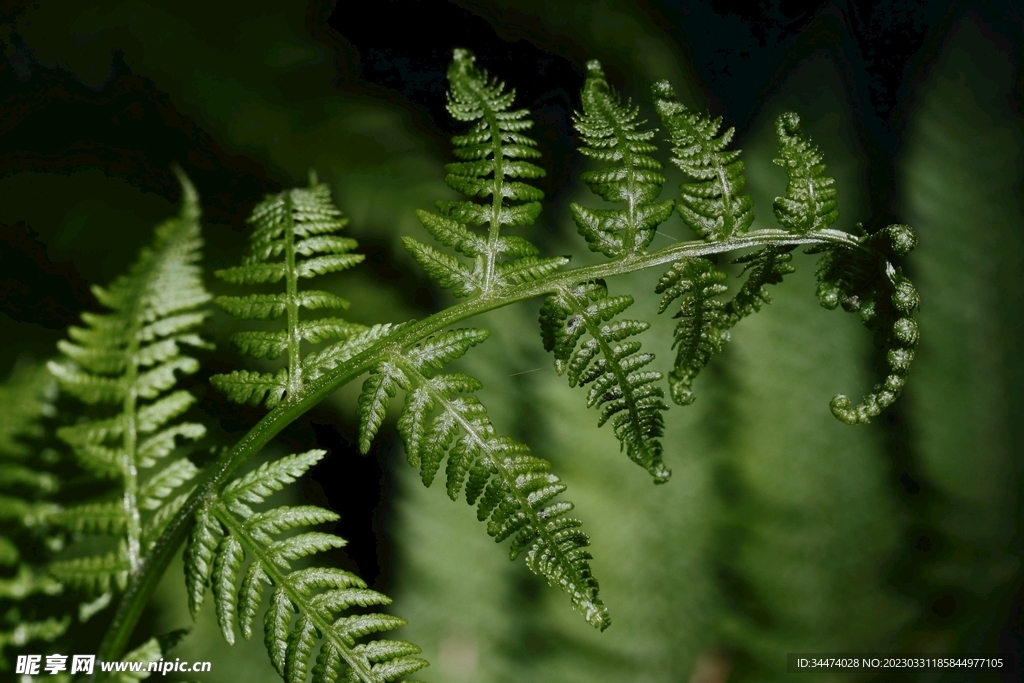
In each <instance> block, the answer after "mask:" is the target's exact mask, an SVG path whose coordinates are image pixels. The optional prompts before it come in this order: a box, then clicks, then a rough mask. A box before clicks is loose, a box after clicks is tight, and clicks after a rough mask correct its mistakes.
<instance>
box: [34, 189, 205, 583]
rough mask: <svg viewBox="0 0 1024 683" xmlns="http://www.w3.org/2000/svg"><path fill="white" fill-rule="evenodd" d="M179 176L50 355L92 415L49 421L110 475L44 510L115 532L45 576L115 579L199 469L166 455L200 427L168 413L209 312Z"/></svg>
mask: <svg viewBox="0 0 1024 683" xmlns="http://www.w3.org/2000/svg"><path fill="white" fill-rule="evenodd" d="M179 178H180V180H181V183H182V188H183V204H182V209H181V213H180V215H179V216H178V217H177V218H174V219H171V220H168V221H166V222H164V223H163V224H161V225H160V226H158V227H157V228H156V230H155V235H154V239H153V242H152V243H151V245H150V246H149V247H147V248H145V249H143V250H142V252H141V253H140V255H139V258H138V260H137V261H136V262H135V264H134V265H133V266H132V267H131V268H130V269H129V271H128V272H127V273H126V274H124V275H122V276H121V277H119V278H117V279H116V280H114V282H113V283H111V284H110V285H109V286H108V287H106V288H99V287H97V288H95V289H94V291H95V293H96V297H97V299H98V300H99V301H100V303H101V304H103V305H104V306H105V307H106V308H107V309H108V310H107V311H106V312H103V313H91V314H87V315H83V316H82V322H83V327H81V328H75V329H72V330H70V331H69V336H70V337H71V338H72V339H73V340H74V341H75V342H77V343H70V342H66V343H63V344H61V345H60V349H61V351H62V353H63V354H64V360H63V361H62V362H52V363H50V364H49V368H50V371H51V373H52V374H53V376H54V377H55V378H56V379H57V382H58V383H59V384H60V386H61V388H62V389H63V390H65V391H66V392H68V393H69V394H71V395H72V396H75V397H77V398H79V399H80V400H82V401H83V402H85V403H90V404H98V405H99V406H101V407H99V408H97V409H96V410H95V411H94V412H93V413H92V414H93V415H95V417H94V418H93V419H92V420H85V421H83V422H82V423H81V424H78V425H74V426H72V427H67V428H64V429H61V430H58V432H57V435H58V437H59V438H61V439H62V440H63V441H65V443H67V444H68V445H69V446H71V447H72V449H73V450H74V451H75V453H76V455H77V457H78V458H79V461H80V462H81V463H82V464H83V465H85V466H86V467H87V468H88V469H90V470H92V471H94V472H95V473H97V474H100V475H101V476H112V477H113V478H114V479H116V480H117V485H118V488H119V496H118V502H117V503H108V502H98V503H96V502H90V503H86V504H84V505H80V506H78V507H75V508H70V509H68V510H65V511H63V512H61V513H59V514H57V515H55V517H54V522H55V523H58V524H61V525H63V526H66V527H68V528H70V529H72V530H75V531H78V532H84V533H90V534H98V535H107V536H113V537H114V538H115V539H116V540H117V543H118V549H117V550H116V551H114V552H111V553H108V554H106V555H96V556H84V557H78V558H75V559H72V560H67V561H63V562H58V563H55V564H54V565H53V566H52V567H51V571H52V572H53V574H54V575H55V576H58V577H60V578H61V579H62V580H64V581H66V582H68V583H69V584H71V585H77V586H81V587H83V588H84V589H86V590H91V591H98V592H107V591H110V590H112V587H113V586H116V587H117V588H119V589H123V588H124V586H125V585H126V582H127V580H128V578H129V576H130V575H131V574H134V573H135V572H137V571H138V570H139V568H140V567H141V565H142V563H143V560H144V559H145V553H146V552H147V551H148V549H149V543H148V542H144V538H143V536H144V530H147V529H152V528H154V527H159V526H161V525H164V524H166V520H167V519H169V518H170V516H172V515H173V509H171V510H168V509H165V506H166V505H180V504H181V495H180V494H181V493H182V489H183V488H184V487H187V486H188V484H189V482H190V481H191V480H192V479H193V478H194V477H195V475H196V474H197V473H198V470H197V469H196V467H195V466H194V465H193V464H192V463H191V462H190V461H189V460H188V459H187V458H185V457H184V455H183V454H178V455H177V457H174V456H173V455H172V454H173V452H174V450H175V447H176V446H177V445H178V443H180V441H179V440H195V439H198V438H201V437H202V436H203V435H204V434H205V429H204V428H203V427H202V426H201V425H198V424H195V423H187V422H179V423H177V424H175V423H174V421H175V420H176V419H178V418H179V417H180V416H181V415H182V414H183V413H184V412H185V411H187V410H188V408H189V407H190V406H191V405H192V404H193V403H194V402H195V399H194V397H192V396H191V395H190V394H189V393H188V392H186V391H182V390H177V391H175V390H174V388H175V385H176V384H177V383H178V381H179V378H180V377H181V376H182V375H188V374H192V373H195V372H196V371H197V370H198V369H199V362H198V361H197V360H196V359H195V358H193V357H191V356H190V355H187V354H186V350H187V349H194V348H208V346H209V345H208V344H207V343H206V342H204V341H203V339H202V338H201V337H200V336H199V335H198V334H197V333H196V329H197V328H198V327H199V326H200V325H201V324H202V323H203V322H204V321H205V319H206V318H207V317H208V315H209V313H208V312H207V311H203V310H200V308H199V307H201V306H202V305H203V304H205V303H206V302H207V301H209V300H210V298H211V297H210V295H209V294H208V293H207V292H206V290H205V288H204V287H203V282H202V275H201V271H200V268H199V266H198V265H197V261H198V260H199V258H200V255H199V250H200V247H201V246H202V240H201V238H200V227H199V220H198V219H199V206H198V197H197V195H196V193H195V190H194V189H193V188H192V186H191V184H190V183H189V181H188V179H187V178H185V177H184V175H183V174H180V173H179ZM104 413H105V414H104ZM175 492H177V493H178V494H179V495H176V496H175V495H172V494H175Z"/></svg>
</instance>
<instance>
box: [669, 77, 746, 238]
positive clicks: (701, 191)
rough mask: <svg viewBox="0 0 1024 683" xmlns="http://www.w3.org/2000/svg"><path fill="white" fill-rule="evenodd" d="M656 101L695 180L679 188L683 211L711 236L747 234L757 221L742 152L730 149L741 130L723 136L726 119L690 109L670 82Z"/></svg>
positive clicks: (677, 159) (675, 148) (689, 221)
mask: <svg viewBox="0 0 1024 683" xmlns="http://www.w3.org/2000/svg"><path fill="white" fill-rule="evenodd" d="M653 91H654V104H655V108H656V109H657V111H658V115H659V117H661V121H662V124H663V125H664V126H665V129H666V130H667V131H668V133H669V137H670V139H671V141H672V151H673V152H674V153H675V154H676V156H674V157H672V162H673V163H674V164H676V165H677V166H678V167H679V168H681V169H682V170H683V172H684V173H686V175H688V176H690V177H691V178H692V179H693V181H692V182H687V183H683V184H682V185H680V186H679V194H680V198H679V203H678V207H679V214H680V215H681V216H682V217H683V221H684V222H685V223H686V224H687V225H688V226H690V228H691V229H692V230H693V231H694V232H695V233H696V234H697V235H699V236H700V237H702V238H703V239H706V240H712V241H717V240H724V239H729V238H730V237H732V236H733V235H735V234H737V233H741V232H746V230H747V228H749V227H750V224H751V223H753V222H754V214H753V212H752V210H751V209H752V207H753V200H752V199H751V197H750V195H747V194H742V192H743V188H744V187H745V186H746V178H745V177H744V175H743V162H742V161H740V159H739V155H740V150H727V149H726V148H727V147H728V145H729V143H730V142H732V138H733V135H734V134H735V129H733V128H728V129H726V130H725V131H724V132H722V133H721V134H720V133H719V131H720V130H721V127H722V119H721V118H717V119H712V118H711V117H710V116H707V115H705V114H700V113H697V112H694V111H691V110H689V109H687V108H686V107H685V106H684V105H683V104H682V103H681V102H679V100H678V98H677V97H676V94H675V91H674V90H673V89H672V86H671V85H670V84H669V83H668V81H659V82H657V83H655V84H654V86H653Z"/></svg>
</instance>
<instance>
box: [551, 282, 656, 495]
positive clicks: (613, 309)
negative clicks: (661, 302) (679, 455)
mask: <svg viewBox="0 0 1024 683" xmlns="http://www.w3.org/2000/svg"><path fill="white" fill-rule="evenodd" d="M632 304H633V298H632V297H629V296H618V297H609V296H608V289H607V287H606V286H605V284H604V282H603V281H595V282H586V283H583V284H580V285H577V286H576V287H573V288H563V289H561V290H559V292H558V293H556V294H553V295H551V296H549V297H548V298H547V299H545V301H544V305H543V306H542V307H541V312H540V324H541V335H542V338H543V341H544V348H545V349H546V350H548V351H552V352H554V356H555V369H556V370H557V371H558V373H559V374H562V373H564V372H566V370H568V371H569V384H570V386H576V385H577V384H580V385H587V384H591V385H592V386H591V387H590V390H589V392H588V395H587V405H588V406H591V407H592V406H600V408H601V417H600V420H599V424H600V425H603V424H604V423H605V422H609V421H610V422H611V423H612V428H613V430H614V431H615V436H616V438H618V440H619V443H620V444H621V445H622V448H624V449H625V451H626V455H628V456H629V458H630V459H631V460H632V461H633V462H635V463H637V464H638V465H640V466H641V467H643V468H644V469H646V470H647V471H648V472H650V473H651V475H652V476H653V477H654V480H655V482H657V483H663V482H665V481H668V479H669V477H670V476H671V472H670V471H669V469H668V468H667V467H666V466H665V463H664V462H663V460H662V446H661V442H660V441H659V438H660V437H661V435H662V433H663V431H664V424H665V422H664V417H663V416H662V412H663V411H665V410H667V408H668V406H666V405H665V403H664V402H663V401H662V398H663V397H664V392H663V391H662V390H661V388H660V387H658V386H656V385H655V382H657V381H659V380H661V373H658V372H653V371H645V370H643V368H644V367H645V366H647V365H648V364H649V363H650V362H651V361H652V360H653V359H654V356H653V355H652V354H649V353H640V352H639V351H640V344H639V343H638V342H635V341H630V342H625V340H626V339H628V338H629V337H632V336H635V335H637V334H639V333H641V332H643V331H645V330H646V329H647V328H648V327H649V325H648V324H647V323H645V322H642V321H639V320H621V321H617V322H615V323H612V324H609V323H610V322H611V320H612V319H613V318H614V317H615V316H617V315H618V314H620V313H622V312H623V311H625V310H626V309H627V308H629V306H631V305H632ZM584 334H588V335H589V336H590V339H588V340H587V341H586V342H584V343H583V344H582V345H580V344H579V341H580V339H581V338H582V337H583V335H584ZM623 342H625V343H623ZM577 346H579V348H578V349H577Z"/></svg>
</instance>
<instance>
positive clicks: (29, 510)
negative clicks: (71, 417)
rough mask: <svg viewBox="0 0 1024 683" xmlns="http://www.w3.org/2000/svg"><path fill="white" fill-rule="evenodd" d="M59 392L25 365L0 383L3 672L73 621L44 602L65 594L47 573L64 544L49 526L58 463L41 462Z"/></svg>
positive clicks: (43, 375) (49, 379)
mask: <svg viewBox="0 0 1024 683" xmlns="http://www.w3.org/2000/svg"><path fill="white" fill-rule="evenodd" d="M55 389H56V386H55V382H54V380H53V378H52V377H50V374H49V373H48V372H47V371H46V369H45V368H41V367H38V366H32V365H24V364H19V365H17V366H16V367H15V369H14V371H13V372H12V373H11V376H10V377H9V378H8V379H7V381H6V382H5V383H4V384H2V385H0V519H2V523H0V568H2V570H3V571H2V572H0V614H4V615H7V616H6V617H5V618H3V619H2V620H0V671H6V670H7V669H9V668H10V662H9V661H8V658H7V655H6V652H7V650H8V649H13V648H20V647H22V646H24V645H26V644H29V643H35V642H39V641H42V642H53V641H55V640H56V639H58V638H60V637H61V636H62V635H63V634H64V632H65V631H66V630H67V627H68V625H69V623H70V619H69V618H67V617H58V616H54V615H52V614H51V613H49V612H48V611H47V610H46V609H45V608H44V606H43V605H42V604H41V602H42V601H41V600H40V598H41V597H43V596H52V595H58V594H60V593H61V591H62V590H63V586H62V584H61V583H60V582H59V581H57V580H56V579H55V578H54V577H53V576H51V575H49V574H48V573H47V572H46V570H45V568H44V563H45V561H47V560H48V559H49V554H50V553H49V552H48V551H49V550H52V549H53V548H56V547H59V545H60V543H61V542H62V541H63V537H62V534H61V533H60V531H59V530H55V529H54V528H53V526H52V524H53V520H54V518H55V517H57V516H58V515H59V514H60V508H59V506H57V505H56V504H55V503H54V502H53V497H54V495H55V494H56V493H57V492H58V489H59V488H60V487H59V481H58V479H57V477H56V476H55V475H54V474H53V473H52V472H51V471H49V467H52V465H53V464H55V463H50V462H47V460H50V458H46V457H40V451H43V450H44V449H43V447H42V446H43V444H45V442H44V441H42V437H43V436H44V430H43V421H44V420H45V419H46V418H48V417H52V416H53V415H54V414H55V413H56V410H55V408H54V405H53V400H54V398H55V397H56V391H55ZM51 452H52V451H51ZM12 572H13V573H12ZM12 615H13V616H14V620H13V622H12V619H11V618H10V617H11V616H12Z"/></svg>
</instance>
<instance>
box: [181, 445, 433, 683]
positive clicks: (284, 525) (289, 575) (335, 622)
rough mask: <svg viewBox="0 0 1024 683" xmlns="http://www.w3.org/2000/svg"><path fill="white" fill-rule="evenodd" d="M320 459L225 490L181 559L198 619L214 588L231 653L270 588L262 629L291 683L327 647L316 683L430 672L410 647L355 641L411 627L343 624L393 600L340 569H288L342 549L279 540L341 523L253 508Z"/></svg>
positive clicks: (375, 617)
mask: <svg viewBox="0 0 1024 683" xmlns="http://www.w3.org/2000/svg"><path fill="white" fill-rule="evenodd" d="M324 455H325V451H310V452H308V453H303V454H300V455H291V456H287V457H285V458H281V459H280V460H277V461H275V462H272V463H267V464H264V465H262V466H260V467H259V468H258V469H256V470H254V471H252V472H250V473H249V474H246V475H244V476H242V477H240V478H238V479H236V480H234V481H233V482H231V483H230V484H228V485H227V486H226V487H225V488H224V490H223V492H222V493H220V495H218V496H217V497H216V498H213V499H211V500H210V501H208V502H207V503H206V504H205V505H203V507H202V508H200V510H199V512H198V514H197V518H196V525H195V528H194V529H193V531H192V534H191V536H190V538H189V541H188V546H187V548H186V555H185V557H186V562H185V574H186V583H187V586H188V593H189V600H190V607H191V609H192V612H193V615H195V613H196V612H197V610H198V609H199V607H200V605H201V604H202V601H203V595H204V593H205V587H206V585H207V584H209V585H211V586H212V589H213V596H214V603H215V607H216V612H217V621H218V623H219V624H220V628H221V632H222V633H223V635H224V638H225V639H226V640H227V641H228V642H229V643H231V644H234V642H235V628H234V625H235V623H236V622H237V623H238V625H239V627H240V629H241V632H242V635H243V636H244V637H245V638H246V639H249V638H251V637H252V630H253V622H254V620H255V618H256V614H257V612H258V611H259V608H260V604H261V602H262V599H263V592H264V586H271V587H272V588H273V591H272V593H271V595H270V607H269V609H268V610H267V612H266V616H265V617H264V620H263V624H264V630H265V642H266V646H267V651H268V652H269V653H270V659H271V661H272V662H273V664H274V667H275V668H276V669H277V671H278V673H280V674H281V676H282V677H283V678H284V680H285V681H287V682H288V683H303V682H304V681H305V680H306V676H307V674H308V673H309V671H310V666H309V662H310V658H311V657H312V654H313V649H314V648H315V646H316V643H317V641H318V640H322V641H323V643H322V645H321V646H320V651H319V654H318V656H317V657H316V662H315V665H314V666H313V667H312V676H313V678H312V680H313V682H314V683H334V681H336V680H339V676H341V674H342V669H343V668H345V667H347V671H346V672H345V675H344V677H343V678H341V679H340V680H344V681H347V682H351V683H355V682H357V681H362V682H363V683H387V682H389V681H395V680H398V679H399V678H401V677H402V676H405V675H408V674H411V673H413V672H415V671H418V670H419V669H422V668H423V667H425V666H427V662H426V661H424V660H423V659H420V658H418V657H415V656H413V655H416V654H418V653H419V652H420V649H419V648H418V647H416V646H415V645H413V644H412V643H407V642H404V641H396V640H368V641H364V642H357V640H358V639H360V638H363V637H364V636H368V635H370V634H372V633H379V632H382V631H389V630H391V629H395V628H398V627H399V626H402V625H404V624H405V621H404V620H403V619H399V618H398V617H394V616H391V615H388V614H382V613H376V612H370V613H365V611H360V612H359V613H357V614H347V611H348V610H350V609H352V608H368V607H375V606H379V605H386V604H388V603H389V602H390V600H389V599H388V598H387V597H386V596H384V595H382V594H380V593H377V592H375V591H371V590H368V589H367V588H366V584H365V583H364V582H363V581H362V580H360V579H359V577H357V576H355V575H353V574H350V573H348V572H345V571H342V570H340V569H334V568H326V567H315V566H314V567H306V568H303V569H294V570H293V569H292V566H291V565H292V563H293V562H295V561H298V560H301V559H303V558H306V557H309V556H311V555H314V554H316V553H320V552H323V551H325V550H329V549H331V548H340V547H342V546H343V545H344V544H345V542H344V541H343V540H342V539H341V538H339V537H337V536H334V535H332V534H326V533H321V532H313V531H305V532H301V533H298V534H295V535H288V536H284V537H282V534H287V533H288V532H291V531H294V530H297V529H299V528H301V527H306V526H311V525H319V524H324V523H328V522H333V521H336V520H337V519H338V515H337V514H335V513H334V512H331V511H330V510H325V509H323V508H318V507H313V506H308V505H304V506H298V507H288V506H284V507H279V508H275V509H271V510H265V511H256V510H254V509H253V508H252V506H253V505H258V504H260V503H263V502H264V501H265V499H266V498H267V496H269V495H271V494H272V493H274V492H276V491H279V490H281V489H282V488H283V487H284V486H286V485H287V484H290V483H292V482H294V481H295V480H296V479H297V478H298V477H300V476H302V474H303V473H304V472H306V470H308V469H309V468H310V467H312V466H313V465H315V464H316V463H317V462H319V461H320V459H321V458H323V456H324ZM246 558H249V564H248V566H247V567H246V566H245V564H246ZM243 568H244V571H243ZM296 614H297V617H296Z"/></svg>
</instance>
